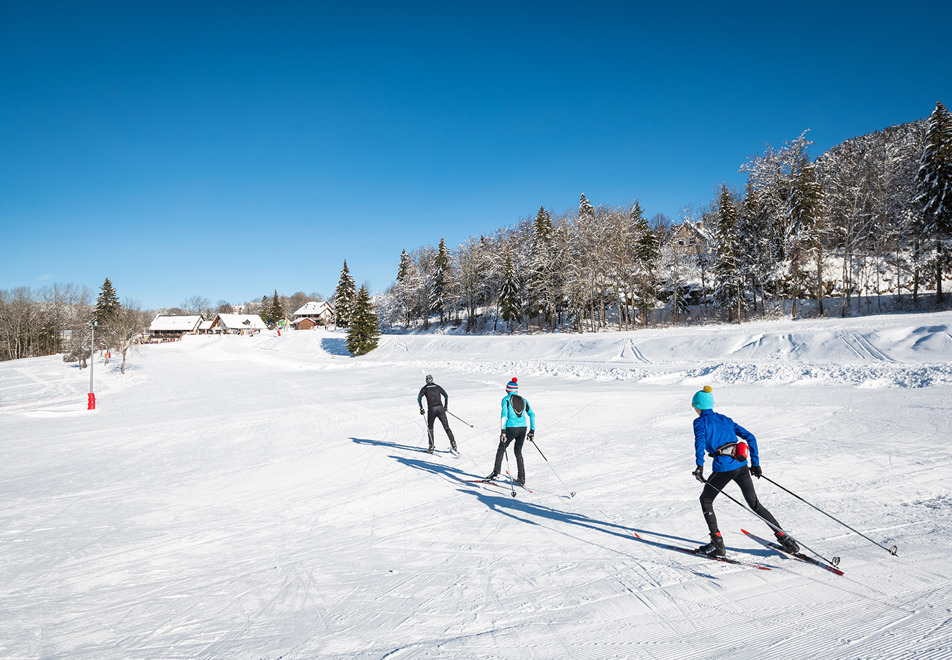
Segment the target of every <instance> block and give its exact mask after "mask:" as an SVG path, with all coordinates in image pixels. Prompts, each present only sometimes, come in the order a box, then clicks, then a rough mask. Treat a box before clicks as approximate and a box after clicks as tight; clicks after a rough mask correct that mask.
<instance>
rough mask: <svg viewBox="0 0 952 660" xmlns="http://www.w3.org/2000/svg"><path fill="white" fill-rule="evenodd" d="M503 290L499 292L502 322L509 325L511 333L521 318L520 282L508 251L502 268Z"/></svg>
mask: <svg viewBox="0 0 952 660" xmlns="http://www.w3.org/2000/svg"><path fill="white" fill-rule="evenodd" d="M502 276H503V280H502V289H501V290H500V291H499V308H500V312H501V313H502V320H503V321H506V322H507V323H508V324H509V332H510V334H511V333H512V328H513V325H514V324H515V323H517V322H518V321H519V318H520V316H521V314H520V309H519V307H520V306H519V282H518V280H517V279H516V274H515V271H514V269H513V267H512V255H511V254H510V253H509V252H508V251H507V252H506V259H505V261H504V262H503V266H502Z"/></svg>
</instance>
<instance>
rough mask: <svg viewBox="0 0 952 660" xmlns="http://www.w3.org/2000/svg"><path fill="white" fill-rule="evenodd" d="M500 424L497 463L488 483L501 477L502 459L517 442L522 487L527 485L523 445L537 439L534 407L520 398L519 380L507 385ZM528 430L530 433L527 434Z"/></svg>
mask: <svg viewBox="0 0 952 660" xmlns="http://www.w3.org/2000/svg"><path fill="white" fill-rule="evenodd" d="M499 424H500V426H501V429H502V430H501V431H500V433H499V447H497V448H496V463H495V464H494V465H493V472H492V474H490V475H489V476H488V477H486V480H487V481H492V480H493V479H495V478H496V477H498V476H499V473H500V472H501V471H502V459H503V457H504V456H505V455H506V448H507V447H509V445H510V444H511V443H512V442H513V440H515V447H514V449H513V453H514V454H515V455H516V468H517V470H518V473H517V475H516V482H518V483H519V484H520V485H523V486H525V485H526V466H525V463H523V460H522V445H523V444H525V441H526V438H528V439H529V440H530V441H531V440H532V439H533V438H534V437H535V413H534V412H532V406H530V405H529V402H528V401H526V400H525V399H524V398H522V397H521V396H519V382H518V379H516V378H513V379H512V380H511V381H509V383H508V384H507V385H506V396H504V397H503V399H502V412H501V415H500V420H499ZM527 429H528V431H529V433H528V435H527V434H526V430H527Z"/></svg>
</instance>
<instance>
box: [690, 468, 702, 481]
mask: <svg viewBox="0 0 952 660" xmlns="http://www.w3.org/2000/svg"><path fill="white" fill-rule="evenodd" d="M691 474H693V475H694V478H695V479H697V480H698V481H700V482H701V483H702V484H703V483H704V466H703V465H698V466H697V468H695V470H694V472H692V473H691Z"/></svg>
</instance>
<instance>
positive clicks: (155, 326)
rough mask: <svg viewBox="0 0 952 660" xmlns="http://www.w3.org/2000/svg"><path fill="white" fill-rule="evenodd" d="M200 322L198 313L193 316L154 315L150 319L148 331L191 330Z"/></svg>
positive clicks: (200, 318)
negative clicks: (150, 323)
mask: <svg viewBox="0 0 952 660" xmlns="http://www.w3.org/2000/svg"><path fill="white" fill-rule="evenodd" d="M201 322H202V317H201V316H200V315H197V314H196V315H195V316H162V315H159V316H156V317H155V318H154V319H152V325H150V326H149V332H193V331H194V330H195V329H196V328H197V327H198V324H199V323H201Z"/></svg>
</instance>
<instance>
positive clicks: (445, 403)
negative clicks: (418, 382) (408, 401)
mask: <svg viewBox="0 0 952 660" xmlns="http://www.w3.org/2000/svg"><path fill="white" fill-rule="evenodd" d="M424 396H425V397H426V405H427V410H428V411H429V414H428V415H427V416H426V433H427V435H428V436H429V439H430V447H429V448H428V449H427V450H426V451H427V452H428V453H430V454H432V453H433V450H434V448H435V447H434V445H433V421H434V420H435V419H436V418H437V417H439V418H440V422H441V423H442V424H443V430H444V431H446V436H447V437H448V438H449V439H450V447H452V448H453V452H454V453H455V452H457V451H459V450H458V449H457V448H456V438H454V437H453V432H452V431H451V430H450V423H449V422H448V421H447V420H446V410H447V409H448V408H449V404H450V397H449V395H448V394H447V393H446V390H444V389H443V388H442V387H440V386H439V385H437V384H436V383H434V382H433V376H427V377H426V385H424V386H423V387H422V388H421V389H420V393H419V394H418V395H417V403H418V404H419V406H420V414H421V415H422V414H424V410H423V397H424Z"/></svg>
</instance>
